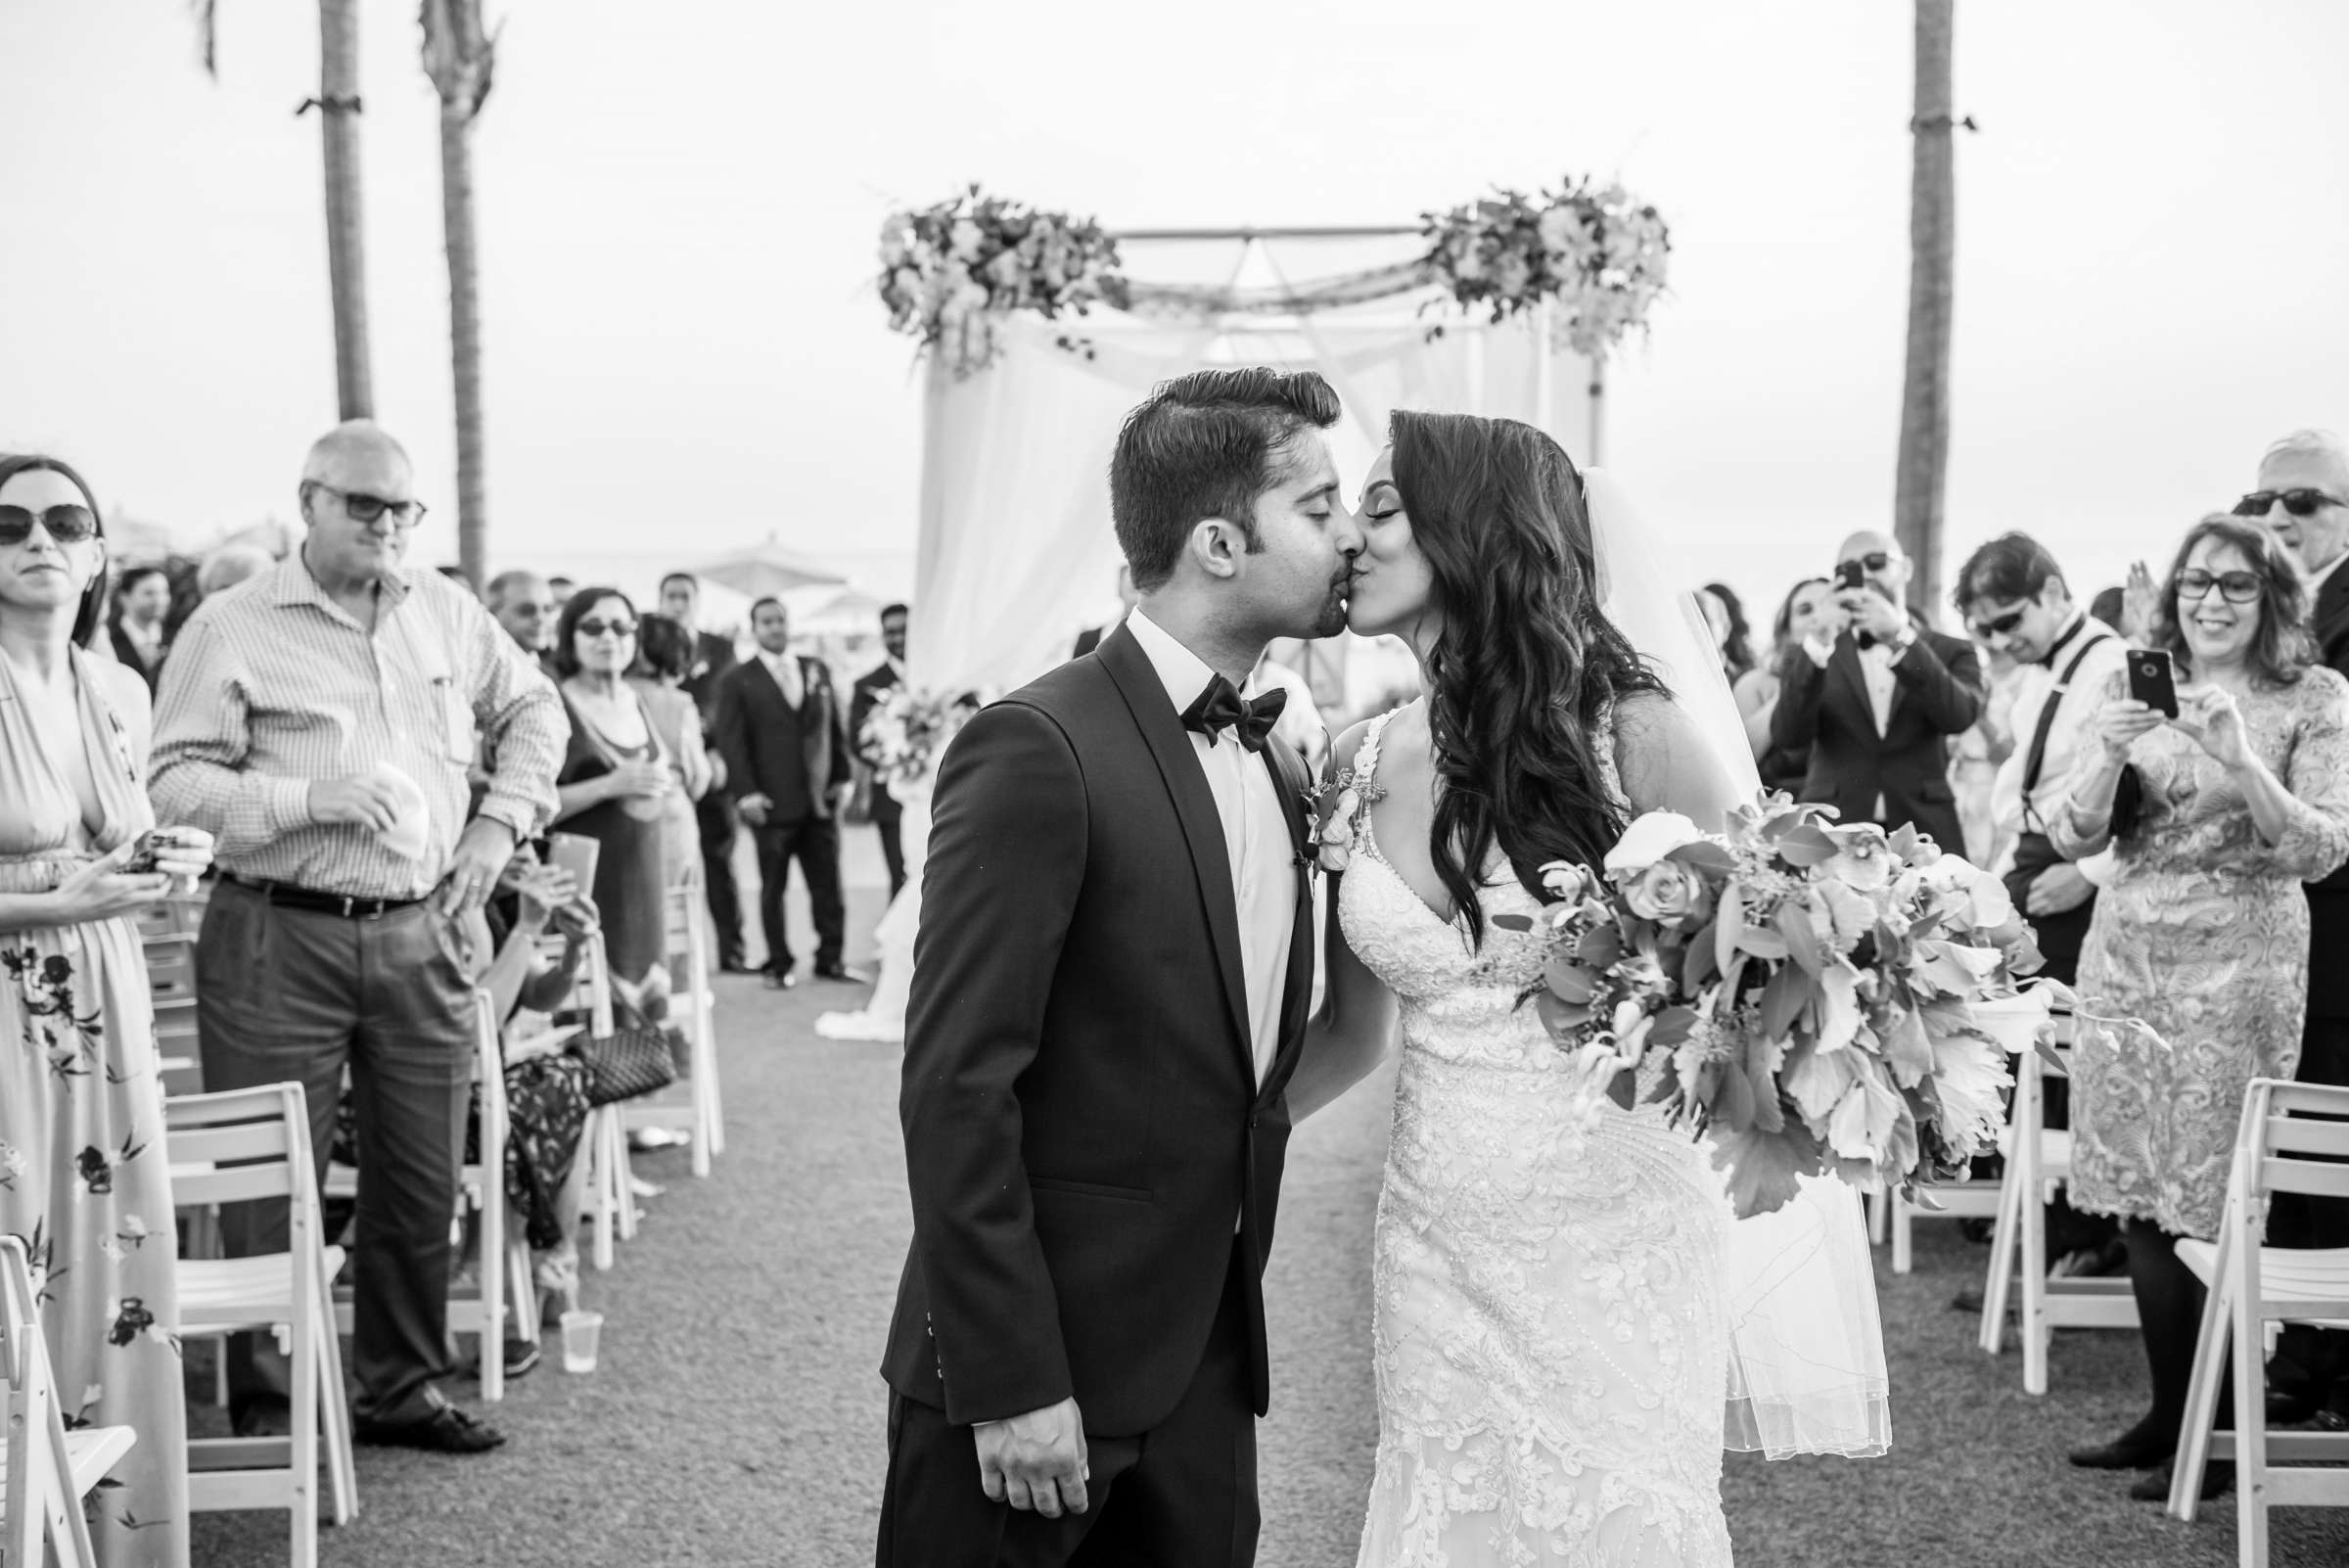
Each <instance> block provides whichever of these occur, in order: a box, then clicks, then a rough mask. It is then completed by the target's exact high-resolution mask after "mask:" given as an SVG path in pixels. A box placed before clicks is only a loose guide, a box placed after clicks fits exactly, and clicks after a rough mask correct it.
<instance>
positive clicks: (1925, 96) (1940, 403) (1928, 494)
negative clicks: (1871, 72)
mask: <svg viewBox="0 0 2349 1568" xmlns="http://www.w3.org/2000/svg"><path fill="white" fill-rule="evenodd" d="M1915 3H1916V117H1915V118H1914V119H1913V120H1912V121H1911V123H1910V134H1911V138H1912V140H1913V144H1914V146H1913V160H1914V161H1913V164H1912V168H1911V175H1910V197H1909V251H1910V263H1909V371H1908V378H1907V381H1906V384H1905V385H1904V387H1903V389H1902V394H1901V451H1900V466H1899V470H1898V475H1897V479H1896V481H1895V484H1894V491H1893V531H1894V535H1895V537H1897V538H1898V539H1899V540H1900V544H1901V548H1902V549H1903V550H1905V551H1907V552H1908V555H1909V559H1910V560H1911V561H1912V562H1914V563H1915V564H1916V576H1915V579H1914V592H1915V594H1916V596H1917V599H1918V602H1919V605H1920V607H1921V608H1923V609H1925V610H1926V611H1927V613H1928V614H1929V613H1931V611H1932V610H1933V609H1934V608H1935V607H1937V606H1938V605H1939V604H1940V603H1941V535H1942V507H1943V498H1944V491H1945V489H1946V488H1947V485H1948V480H1949V467H1950V326H1951V317H1952V309H1953V301H1954V295H1955V292H1956V291H1955V278H1954V274H1955V271H1956V254H1957V170H1956V164H1957V149H1956V145H1955V142H1956V133H1957V127H1956V126H1955V124H1954V123H1953V122H1952V115H1953V111H1952V107H1951V100H1952V92H1951V83H1950V40H1951V33H1952V30H1953V27H1954V23H1955V17H1954V12H1955V9H1956V0H1915Z"/></svg>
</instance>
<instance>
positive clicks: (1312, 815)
mask: <svg viewBox="0 0 2349 1568" xmlns="http://www.w3.org/2000/svg"><path fill="white" fill-rule="evenodd" d="M1386 798H1387V792H1386V791H1385V790H1383V789H1381V788H1379V786H1378V785H1376V784H1373V783H1371V782H1369V781H1368V780H1360V781H1358V780H1357V779H1356V778H1355V773H1354V769H1353V768H1351V767H1342V768H1340V769H1338V772H1337V776H1336V777H1334V778H1326V779H1323V780H1322V781H1321V782H1320V783H1318V784H1315V785H1314V786H1313V788H1312V789H1311V790H1309V791H1307V792H1306V800H1307V801H1308V802H1309V803H1310V804H1309V805H1308V806H1307V807H1306V824H1305V825H1306V834H1307V836H1308V837H1309V838H1311V839H1312V840H1313V859H1312V860H1311V861H1309V862H1307V863H1308V866H1309V868H1310V869H1312V870H1315V871H1329V872H1338V871H1343V870H1345V869H1346V867H1347V865H1348V863H1349V862H1351V861H1352V860H1353V859H1354V841H1355V839H1356V837H1357V836H1358V835H1359V833H1360V832H1361V826H1362V818H1363V817H1365V816H1367V815H1368V814H1369V811H1370V807H1371V806H1372V805H1373V804H1375V803H1376V802H1379V801H1383V800H1385V799H1386Z"/></svg>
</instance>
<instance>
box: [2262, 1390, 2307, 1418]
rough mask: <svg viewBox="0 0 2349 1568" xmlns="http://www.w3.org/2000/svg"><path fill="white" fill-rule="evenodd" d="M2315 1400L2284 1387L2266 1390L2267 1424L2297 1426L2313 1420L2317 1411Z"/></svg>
mask: <svg viewBox="0 0 2349 1568" xmlns="http://www.w3.org/2000/svg"><path fill="white" fill-rule="evenodd" d="M2318 1408H2319V1407H2318V1405H2317V1402H2316V1401H2315V1400H2313V1399H2310V1398H2309V1397H2308V1396H2307V1395H2306V1394H2302V1393H2298V1392H2295V1391H2291V1390H2285V1389H2270V1390H2268V1425H2270V1426H2298V1425H2300V1423H2302V1422H2303V1421H2313V1420H2315V1419H2316V1417H2317V1412H2318Z"/></svg>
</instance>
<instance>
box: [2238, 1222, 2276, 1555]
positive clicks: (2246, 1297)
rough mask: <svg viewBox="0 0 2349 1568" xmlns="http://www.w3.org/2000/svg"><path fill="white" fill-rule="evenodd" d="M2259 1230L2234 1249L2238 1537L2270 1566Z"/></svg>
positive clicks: (2244, 1550) (2247, 1230)
mask: <svg viewBox="0 0 2349 1568" xmlns="http://www.w3.org/2000/svg"><path fill="white" fill-rule="evenodd" d="M2259 1252H2260V1233H2259V1230H2258V1228H2256V1227H2254V1226H2253V1225H2251V1224H2249V1223H2245V1225H2244V1228H2243V1233H2242V1235H2240V1236H2238V1237H2236V1238H2235V1248H2234V1292H2233V1295H2234V1390H2235V1397H2234V1405H2235V1410H2234V1509H2235V1513H2234V1518H2235V1524H2234V1539H2235V1555H2236V1559H2237V1561H2238V1562H2240V1563H2241V1564H2242V1565H2243V1568H2268V1423H2267V1420H2266V1418H2265V1414H2264V1410H2263V1406H2264V1404H2265V1398H2264V1392H2263V1391H2264V1390H2265V1389H2266V1387H2267V1382H2266V1379H2267V1366H2266V1364H2265V1359H2264V1354H2263V1353H2264V1352H2265V1350H2266V1348H2267V1334H2266V1332H2265V1329H2266V1322H2267V1314H2265V1313H2264V1312H2262V1311H2261V1310H2260V1292H2259V1270H2260V1256H2259Z"/></svg>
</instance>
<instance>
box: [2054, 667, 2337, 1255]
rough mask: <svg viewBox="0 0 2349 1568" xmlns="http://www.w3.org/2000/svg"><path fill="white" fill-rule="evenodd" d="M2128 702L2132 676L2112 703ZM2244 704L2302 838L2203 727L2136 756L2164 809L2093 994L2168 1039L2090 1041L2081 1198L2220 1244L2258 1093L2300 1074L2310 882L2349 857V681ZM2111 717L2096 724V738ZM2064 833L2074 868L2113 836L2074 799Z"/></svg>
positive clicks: (2098, 951)
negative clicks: (2238, 1138) (2258, 1081)
mask: <svg viewBox="0 0 2349 1568" xmlns="http://www.w3.org/2000/svg"><path fill="white" fill-rule="evenodd" d="M2123 695H2125V691H2124V687H2123V681H2122V677H2121V676H2120V675H2118V674H2115V675H2114V676H2113V677H2112V678H2111V680H2110V681H2109V682H2108V683H2107V685H2106V687H2105V690H2104V692H2103V693H2102V696H2101V698H2100V702H2112V701H2116V700H2118V699H2119V698H2120V697H2122V696H2123ZM2187 695H2188V694H2187V693H2181V697H2182V698H2183V697H2186V696H2187ZM2238 706H2239V707H2240V709H2241V711H2242V715H2243V725H2244V733H2245V735H2246V737H2247V738H2248V740H2249V742H2250V746H2251V749H2252V751H2253V752H2254V753H2256V754H2257V755H2258V757H2259V758H2260V760H2261V761H2265V762H2266V763H2267V764H2268V766H2269V768H2271V769H2272V770H2273V771H2274V772H2275V774H2276V776H2277V777H2278V778H2279V779H2281V780H2282V781H2283V784H2284V786H2285V788H2287V789H2289V790H2290V791H2291V794H2292V807H2291V816H2290V819H2289V820H2288V822H2287V823H2286V825H2285V829H2284V833H2283V836H2282V837H2281V838H2280V840H2278V841H2277V842H2276V843H2275V844H2272V845H2271V844H2266V843H2263V842H2262V841H2261V839H2260V837H2259V832H2258V829H2257V828H2256V827H2254V826H2253V824H2252V821H2251V809H2250V807H2249V806H2248V804H2247V803H2245V801H2244V799H2243V795H2242V791H2241V790H2239V789H2237V788H2236V787H2235V786H2234V784H2233V783H2232V782H2231V781H2230V780H2229V779H2228V777H2227V774H2226V770H2225V769H2224V768H2222V767H2220V766H2219V764H2218V763H2217V762H2215V761H2212V760H2211V758H2210V756H2209V754H2208V753H2206V752H2204V751H2203V750H2202V748H2201V746H2200V745H2199V744H2197V743H2196V742H2195V740H2194V739H2193V737H2192V736H2190V735H2188V734H2185V733H2184V732H2182V731H2180V730H2177V729H2174V728H2171V727H2169V726H2167V725H2165V726H2163V727H2161V728H2159V729H2156V730H2154V731H2152V732H2151V733H2150V734H2147V735H2143V736H2140V737H2139V738H2138V740H2137V742H2136V743H2135V744H2134V745H2133V746H2132V747H2131V748H2130V752H2129V761H2130V763H2131V765H2132V766H2134V767H2135V768H2136V769H2137V771H2138V775H2139V777H2140V779H2141V780H2142V783H2143V790H2144V806H2143V809H2142V812H2141V813H2140V816H2139V822H2138V826H2137V828H2136V829H2135V831H2133V832H2132V833H2131V834H2130V835H2129V836H2128V837H2127V838H2125V839H2123V840H2121V841H2120V842H2119V844H2118V845H2117V846H2116V847H2115V850H2114V854H2113V872H2112V876H2111V878H2110V880H2109V885H2108V886H2106V887H2105V888H2104V889H2103V890H2102V891H2101V892H2099V893H2098V894H2097V896H2096V915H2095V919H2094V921H2093V923H2092V924H2091V925H2090V927H2089V931H2088V940H2087V943H2086V944H2085V945H2084V946H2083V947H2082V949H2081V953H2080V982H2079V992H2080V994H2081V996H2082V998H2083V999H2084V1004H2085V1005H2086V1006H2087V1007H2088V1009H2089V1010H2090V1011H2092V1012H2096V1013H2098V1014H2101V1015H2104V1016H2110V1017H2120V1018H2137V1019H2142V1021H2143V1022H2144V1023H2145V1024H2146V1025H2147V1026H2149V1027H2150V1029H2151V1030H2152V1032H2153V1035H2154V1036H2155V1037H2157V1038H2154V1039H2148V1038H2145V1037H2144V1036H2143V1035H2142V1034H2140V1033H2136V1032H2132V1031H2122V1030H2101V1031H2096V1032H2084V1033H2083V1035H2082V1038H2081V1041H2080V1044H2079V1048H2078V1049H2077V1050H2076V1051H2075V1052H2074V1054H2073V1073H2072V1138H2073V1146H2072V1186H2071V1199H2072V1202H2073V1203H2074V1204H2075V1205H2077V1206H2078V1207H2080V1208H2081V1209H2084V1210H2087V1211H2090V1212H2092V1213H2096V1214H2110V1215H2117V1216H2120V1217H2121V1218H2123V1219H2133V1220H2149V1221H2152V1222H2154V1223H2155V1224H2158V1225H2159V1226H2161V1228H2162V1229H2164V1230H2167V1231H2171V1232H2173V1233H2174V1234H2177V1235H2185V1236H2198V1237H2201V1238H2203V1239H2205V1240H2208V1239H2210V1238H2211V1237H2213V1236H2215V1235H2217V1234H2218V1227H2219V1217H2220V1214H2221V1211H2222V1210H2224V1209H2225V1207H2226V1203H2227V1173H2228V1169H2229V1166H2230V1164H2231V1162H2232V1160H2233V1158H2234V1137H2235V1126H2236V1123H2237V1122H2238V1121H2239V1120H2240V1118H2241V1116H2242V1111H2243V1093H2244V1090H2245V1089H2246V1088H2247V1087H2248V1086H2249V1085H2250V1083H2251V1080H2253V1079H2254V1078H2281V1079H2288V1078H2290V1077H2291V1076H2292V1074H2293V1071H2294V1069H2296V1068H2297V1067H2298V1066H2299V1064H2300V1028H2301V1023H2302V1021H2303V1018H2304V1016H2305V1014H2306V1012H2307V1005H2308V897H2307V894H2306V893H2305V891H2304V890H2303V887H2302V884H2303V883H2305V882H2308V881H2311V880H2314V879H2316V878H2319V877H2323V876H2326V875H2328V874H2330V873H2331V871H2332V870H2333V868H2334V867H2336V866H2338V865H2339V864H2340V863H2341V861H2342V859H2343V858H2344V857H2349V682H2344V681H2343V680H2342V678H2341V677H2340V676H2339V675H2337V674H2335V673H2334V672H2333V671H2332V670H2330V669H2322V668H2319V669H2311V670H2309V671H2308V672H2307V673H2306V674H2304V675H2302V676H2301V677H2300V680H2299V681H2298V683H2297V684H2295V685H2291V686H2286V687H2282V688H2280V689H2277V690H2272V691H2260V692H2257V693H2254V694H2253V695H2252V696H2250V697H2249V698H2247V699H2244V700H2243V701H2242V702H2241V703H2240V704H2239V705H2238ZM2095 724H2096V715H2093V714H2092V715H2089V716H2088V717H2087V719H2085V720H2084V723H2083V733H2092V732H2093V730H2094V727H2095ZM2094 750H2095V748H2093V747H2092V748H2091V752H2092V753H2093V752H2094ZM2094 764H2095V757H2094V756H2093V755H2092V756H2089V757H2085V758H2084V759H2083V760H2082V763H2081V765H2082V767H2083V768H2086V767H2090V766H2093V765H2094ZM2049 837H2050V839H2052V840H2053V841H2054V845H2055V848H2056V850H2057V851H2058V852H2059V853H2062V854H2064V855H2066V856H2069V857H2071V858H2073V859H2079V858H2083V857H2085V856H2087V855H2090V854H2094V853H2096V852H2097V851H2098V850H2101V849H2103V848H2104V847H2105V845H2106V843H2107V842H2108V840H2107V836H2106V835H2105V834H2103V833H2096V834H2093V835H2090V834H2082V833H2081V832H2080V831H2079V829H2078V826H2077V825H2076V824H2075V823H2074V821H2073V820H2072V813H2071V811H2070V810H2069V808H2068V807H2067V808H2063V809H2058V810H2056V811H2054V812H2052V813H2050V819H2049Z"/></svg>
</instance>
